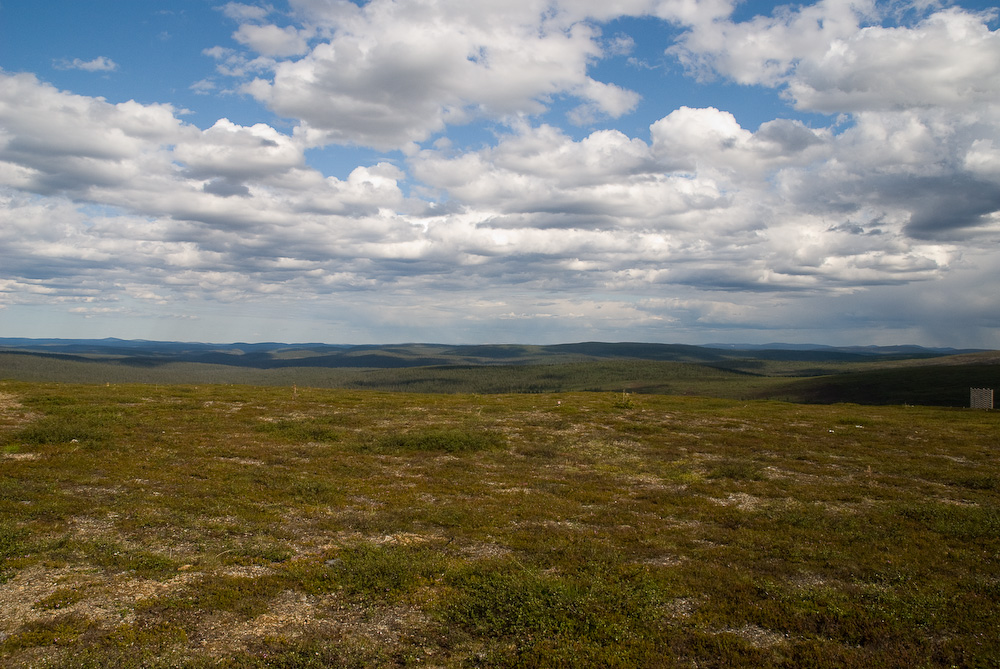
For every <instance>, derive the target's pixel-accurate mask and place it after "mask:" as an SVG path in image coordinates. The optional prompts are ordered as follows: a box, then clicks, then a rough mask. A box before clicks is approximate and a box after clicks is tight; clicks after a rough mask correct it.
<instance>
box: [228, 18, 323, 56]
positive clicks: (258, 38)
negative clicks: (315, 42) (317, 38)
mask: <svg viewBox="0 0 1000 669" xmlns="http://www.w3.org/2000/svg"><path fill="white" fill-rule="evenodd" d="M307 34H308V33H307V32H303V31H299V30H296V29H295V27H294V26H285V27H284V28H279V27H278V26H275V25H264V26H258V25H253V24H250V23H246V24H243V25H242V26H240V29H239V30H237V31H236V32H235V33H234V34H233V39H235V40H236V41H237V42H239V43H240V44H243V45H244V46H247V47H250V48H251V49H253V50H254V51H256V52H257V53H259V54H261V55H262V56H267V57H271V58H287V57H288V56H301V55H302V54H304V53H305V52H306V51H308V49H309V47H308V42H307V40H308V37H307Z"/></svg>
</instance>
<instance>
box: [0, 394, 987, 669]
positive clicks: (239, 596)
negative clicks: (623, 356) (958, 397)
mask: <svg viewBox="0 0 1000 669" xmlns="http://www.w3.org/2000/svg"><path fill="white" fill-rule="evenodd" d="M998 452H1000V415H998V414H997V413H994V412H984V411H972V410H968V409H944V408H927V407H904V406H881V407H864V406H858V405H830V406H803V405H793V404H785V403H780V402H771V401H733V400H725V399H707V398H697V397H678V396H665V395H642V396H640V395H633V394H627V395H624V394H623V393H622V392H621V391H618V392H615V393H611V392H601V393H560V394H542V393H538V394H530V395H458V394H453V395H441V394H437V395H427V394H406V393H396V394H392V393H382V392H374V391H362V390H354V391H345V390H319V389H313V388H302V387H299V388H295V389H292V388H275V387H270V388H264V387H250V386H220V385H207V386H169V387H156V386H150V385H117V386H116V385H110V386H106V385H60V384H34V383H21V382H7V383H0V581H2V583H0V666H4V667H8V666H9V667H46V666H52V667H174V666H190V667H209V666H213V667H214V666H223V667H321V666H335V667H336V666H351V667H354V666H357V667H361V666H409V665H418V664H419V665H421V666H428V665H429V666H441V667H474V666H501V667H504V666H538V667H548V666H593V667H609V666H610V667H613V666H620V667H637V666H638V667H641V666H656V667H659V666H668V667H669V666H683V667H690V666H699V667H704V666H719V667H722V666H779V667H799V666H830V667H897V666H906V667H922V666H996V665H997V664H998V663H1000V640H998V639H1000V605H998V602H1000V568H998V560H1000V511H998V501H1000V468H998Z"/></svg>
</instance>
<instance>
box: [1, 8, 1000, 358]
mask: <svg viewBox="0 0 1000 669" xmlns="http://www.w3.org/2000/svg"><path fill="white" fill-rule="evenodd" d="M734 6H735V3H733V2H729V1H728V0H714V1H709V2H704V1H703V2H693V1H690V0H623V1H621V2H612V3H608V2H598V1H597V0H585V1H580V2H573V3H569V2H566V3H560V2H549V1H548V0H508V1H506V2H489V3H476V4H475V5H469V4H468V3H462V2H458V0H426V1H424V2H412V1H409V0H372V1H371V2H368V3H365V4H362V5H358V4H356V3H351V2H327V1H326V0H294V1H293V2H290V3H289V4H288V6H287V9H288V10H289V11H288V12H286V13H281V12H280V11H276V10H275V9H274V8H273V7H271V6H270V5H249V4H241V3H234V2H231V3H228V4H226V5H224V6H223V7H222V8H221V11H222V12H223V14H224V15H225V16H226V17H228V18H230V19H232V20H234V21H236V22H237V24H238V27H237V28H236V29H235V32H234V33H233V43H232V44H231V45H230V46H218V47H215V48H212V49H208V50H206V51H205V52H204V53H205V54H206V55H207V56H209V57H211V58H213V59H214V60H215V63H216V66H217V72H218V74H217V76H218V77H223V76H225V77H235V78H237V79H238V80H239V81H242V82H243V90H244V91H245V92H246V93H248V94H249V95H250V96H252V98H253V99H255V100H257V101H260V102H262V103H264V104H266V105H267V106H268V107H269V108H270V109H271V110H273V111H274V112H275V113H276V114H278V115H280V116H282V117H284V118H287V119H290V120H291V122H290V123H288V124H286V123H284V122H281V121H272V122H271V123H270V124H269V123H263V122H261V123H253V122H246V121H244V123H245V124H241V123H237V122H234V121H233V120H230V119H226V118H222V119H219V120H218V121H216V122H214V123H212V122H210V125H207V127H197V126H195V125H193V124H191V123H189V122H187V121H186V120H185V119H186V118H188V117H186V116H185V115H184V114H183V113H182V110H179V109H177V108H175V107H173V106H171V105H168V104H144V103H139V102H135V101H126V102H118V103H113V102H108V101H107V100H105V99H103V98H98V97H89V96H84V95H76V94H73V93H71V92H67V91H62V90H59V89H58V88H56V87H54V86H52V85H50V84H47V83H44V82H42V81H39V80H38V79H37V78H36V77H35V76H34V75H31V74H9V73H5V72H2V71H0V208H2V210H3V211H4V223H3V225H2V226H0V267H3V274H2V275H0V306H3V305H7V306H8V307H11V308H12V307H15V306H16V305H17V304H19V303H20V302H21V301H24V300H32V299H38V300H53V301H54V300H63V301H66V303H67V304H71V305H73V306H72V307H71V308H73V309H79V310H81V311H80V313H86V314H98V313H101V310H111V311H108V312H107V313H124V312H125V311H127V310H130V309H136V308H138V307H137V305H140V304H161V303H164V302H168V303H169V302H170V301H171V300H177V299H182V300H217V301H220V302H225V303H232V304H237V303H241V302H245V301H247V300H257V301H259V302H261V303H265V302H267V301H268V300H273V299H279V300H284V301H289V300H295V299H303V300H319V301H322V300H328V302H325V304H334V303H336V304H337V305H339V309H338V310H343V309H346V310H350V311H351V313H352V314H355V316H356V317H357V318H364V319H367V320H368V322H369V323H371V324H372V327H376V326H378V327H383V328H394V327H399V328H403V327H405V326H406V324H407V323H408V322H409V323H412V322H413V321H414V320H415V319H416V317H415V316H414V314H418V313H421V312H427V310H428V309H433V310H434V313H436V314H438V316H439V317H440V321H441V322H448V323H451V324H454V325H455V327H458V328H461V327H466V328H468V331H469V332H489V331H491V330H490V327H493V326H495V325H496V324H497V323H504V324H507V325H509V326H510V328H511V329H510V332H518V333H522V334H521V335H520V336H517V337H516V338H520V339H522V340H524V339H530V338H531V336H530V334H529V333H530V332H532V330H530V329H529V330H525V329H524V328H525V327H526V324H527V323H530V324H532V325H531V326H528V327H535V328H538V329H537V330H534V331H535V332H539V333H540V332H543V331H546V328H548V327H550V326H549V325H545V324H546V323H550V324H551V323H557V322H558V323H562V324H563V325H562V327H565V328H572V327H578V328H589V329H588V330H587V331H588V332H592V333H594V336H598V335H599V333H600V332H605V331H607V332H610V331H612V328H613V327H615V324H616V323H617V324H621V323H622V322H625V323H628V324H629V325H630V326H632V327H635V328H636V333H637V334H636V336H637V338H642V335H641V333H653V332H656V329H657V328H663V327H667V326H669V327H670V328H672V330H671V331H674V332H684V331H687V330H685V328H690V331H691V332H693V331H694V329H695V328H698V327H702V328H704V327H708V328H716V329H719V330H723V331H724V330H725V329H727V328H735V327H743V328H747V329H759V330H767V329H768V328H771V327H776V325H775V324H793V323H796V322H799V323H801V322H802V320H803V319H806V320H809V319H813V320H812V321H811V322H814V323H816V324H819V323H827V322H832V321H831V318H830V317H827V316H824V315H823V314H821V313H820V311H822V309H821V308H820V307H819V306H810V307H809V308H808V309H804V308H802V307H801V306H797V305H800V304H801V302H799V299H800V298H801V297H802V296H806V295H809V296H811V297H812V298H813V299H814V300H815V301H814V302H810V305H822V308H825V309H827V310H831V311H836V309H835V308H834V307H832V306H831V305H836V304H838V302H837V300H843V299H844V298H845V296H850V297H851V299H858V300H862V302H859V304H862V306H859V308H858V310H857V314H858V316H857V318H858V330H857V331H859V332H860V331H862V330H863V322H871V321H872V320H873V319H875V318H877V315H878V313H879V309H886V310H887V312H888V311H891V312H892V313H894V314H903V313H904V312H903V309H902V307H899V308H896V309H892V310H889V309H887V308H886V304H888V303H890V302H891V301H892V300H891V295H892V294H893V293H892V292H891V291H892V290H893V289H895V288H899V287H902V286H905V285H907V284H914V283H921V284H922V285H925V286H931V285H946V284H947V285H949V286H956V285H966V284H971V283H972V279H971V278H970V277H972V276H973V275H974V273H973V272H972V271H971V270H970V269H969V267H970V266H971V265H972V264H974V263H973V261H972V260H970V259H972V258H974V259H975V261H976V262H977V263H978V266H979V267H980V268H985V269H980V270H979V271H980V272H989V271H992V270H994V269H995V263H991V262H990V261H988V259H987V256H988V254H985V253H984V252H981V251H979V249H980V248H991V247H990V245H995V243H996V240H997V239H998V233H1000V122H998V121H997V119H998V118H1000V113H998V111H1000V110H998V109H997V106H998V102H1000V90H998V86H997V82H998V81H1000V72H998V71H997V68H998V67H1000V65H998V63H1000V51H998V50H997V49H998V46H997V45H998V33H997V32H996V31H991V30H990V29H989V27H988V17H987V16H985V15H983V14H979V13H974V12H968V11H963V10H960V9H957V8H953V9H947V10H940V11H937V10H935V9H934V8H933V6H929V7H930V9H929V10H927V11H923V10H921V11H922V13H918V14H919V15H917V17H916V18H915V19H913V20H911V21H909V22H905V21H899V22H896V23H893V24H891V25H888V26H886V25H883V21H882V17H880V16H879V12H880V11H882V7H881V6H880V5H875V4H874V3H870V2H847V1H845V0H824V1H822V2H819V3H816V4H813V5H808V6H802V7H798V6H789V7H784V8H779V9H777V10H775V11H774V12H773V13H772V14H770V15H767V16H757V17H753V18H750V19H748V20H744V21H737V20H735V19H734V18H733V10H734ZM626 15H631V16H643V17H647V18H645V19H643V20H646V21H665V22H669V23H671V24H673V25H674V27H675V29H679V30H680V31H681V37H680V38H679V40H678V41H677V42H676V44H675V45H674V46H673V47H672V48H670V49H669V54H670V55H671V56H672V57H674V58H676V59H677V60H678V61H679V62H680V63H681V64H682V66H683V67H685V68H687V71H688V72H689V73H690V74H691V75H693V76H697V77H702V78H708V77H721V78H725V79H728V80H731V81H734V82H738V83H739V84H741V85H744V86H754V87H763V88H767V89H774V90H776V91H778V92H779V93H780V95H782V96H784V99H785V100H786V101H787V102H788V103H789V104H790V105H791V108H790V109H789V112H790V113H789V116H792V115H793V114H792V113H791V112H793V111H795V110H796V109H797V110H799V111H810V112H820V113H823V114H830V115H831V116H830V117H829V118H828V119H824V117H823V116H812V117H808V116H803V117H802V118H811V119H812V121H811V122H807V121H804V120H797V119H795V118H772V119H770V120H766V121H764V122H762V123H760V124H759V125H757V127H745V126H744V125H742V124H741V123H740V121H739V120H738V116H737V115H735V114H734V113H732V112H731V111H729V110H727V109H724V108H720V107H710V106H694V105H689V106H685V105H682V104H677V105H676V106H673V107H667V108H663V109H662V110H661V111H659V112H658V113H657V114H656V115H655V116H650V117H649V119H648V120H647V121H644V122H642V123H641V124H636V123H632V124H631V125H629V126H626V125H622V126H621V127H620V128H619V129H615V128H614V127H612V125H611V124H610V123H604V124H602V125H601V126H598V127H596V128H585V129H581V128H576V129H572V128H560V127H558V125H557V124H558V123H559V122H561V121H562V120H564V118H567V117H568V119H569V120H571V121H573V122H575V123H578V124H582V125H583V126H587V125H589V124H593V123H595V122H596V121H598V120H601V119H603V120H604V121H607V120H608V119H614V118H623V117H628V115H629V114H631V113H632V112H633V111H634V110H636V109H638V107H639V105H640V102H641V99H640V96H639V93H637V92H635V91H632V90H630V89H629V88H628V87H627V86H624V85H620V84H619V83H616V82H612V81H601V80H599V79H598V78H596V77H595V75H594V71H595V68H594V66H595V64H597V63H598V62H599V61H600V60H601V59H604V58H607V57H611V56H624V55H627V54H629V53H633V52H635V50H636V49H637V45H636V39H638V37H637V36H636V38H633V36H630V35H626V34H621V33H613V32H610V31H609V33H610V34H609V35H605V34H604V33H603V28H604V26H603V25H602V22H604V21H611V20H613V19H615V18H617V17H620V16H626ZM649 17H658V18H655V19H653V18H649ZM279 19H280V21H284V23H280V22H279ZM194 78H195V77H192V79H194ZM193 90H194V91H196V92H201V93H211V92H213V91H214V90H216V84H215V83H214V80H202V81H201V82H199V83H198V84H195V85H194V86H193ZM543 114H547V116H545V118H544V120H542V118H541V117H542V115H543ZM231 118H241V117H237V116H233V117H231ZM557 118H558V120H556V119H557ZM633 120H634V118H633ZM477 121H487V122H489V123H490V124H491V125H490V126H489V129H490V131H491V133H492V134H491V135H489V136H488V137H486V135H483V136H484V137H486V138H485V139H483V140H482V141H480V142H478V143H468V144H466V145H463V144H461V143H460V142H459V143H455V144H452V143H451V142H449V141H447V140H446V139H444V138H442V139H441V141H437V142H435V143H433V144H431V143H430V142H429V141H428V140H431V139H434V138H435V136H436V135H438V134H446V131H447V130H448V128H449V127H450V126H455V125H460V124H469V123H474V122H477ZM643 126H645V129H643ZM627 128H630V129H627ZM636 128H638V130H637V129H636ZM331 143H333V144H354V145H359V146H366V147H374V148H375V149H384V150H390V149H400V148H402V149H404V152H403V153H402V154H399V153H393V154H388V155H382V156H378V155H377V154H375V153H371V154H365V155H368V156H375V157H373V158H371V159H369V160H367V161H366V162H365V163H364V164H350V165H346V166H343V165H340V166H338V169H339V170H340V171H339V172H337V174H338V175H339V177H334V176H328V175H327V174H324V173H323V172H321V171H320V170H318V169H316V168H315V167H313V166H311V164H310V156H311V154H310V153H309V152H310V150H312V149H314V148H316V147H319V146H325V145H328V144H331ZM956 274H960V275H961V276H962V277H963V278H962V280H961V281H957V280H955V279H952V278H951V277H953V276H955V275H956ZM978 276H982V274H979V275H978ZM948 282H951V283H948ZM941 290H943V289H941ZM376 296H377V304H368V303H367V302H366V301H367V300H369V299H376ZM862 296H863V299H862ZM114 300H120V301H121V303H113V301H114ZM987 302H988V304H987V305H986V306H990V305H992V304H993V302H995V299H994V300H992V301H990V300H987ZM840 304H842V303H840ZM123 310H125V311H123ZM359 314H360V315H359ZM900 318H901V319H902V318H903V316H902V315H900ZM865 319H867V321H866V320H865ZM588 323H589V324H590V325H588ZM379 324H381V325H379ZM463 324H464V325H463ZM485 324H490V325H485ZM817 326H818V325H817ZM551 327H555V326H554V325H552V326H551ZM605 327H607V328H608V329H607V330H604V328H605ZM984 327H985V325H984ZM477 328H482V329H481V330H477ZM518 328H520V329H518ZM564 331H567V330H564ZM579 331H582V329H581V330H579ZM412 336H416V335H411V337H412ZM411 337H408V338H411ZM428 338H436V337H433V336H431V337H428ZM651 338H659V337H651Z"/></svg>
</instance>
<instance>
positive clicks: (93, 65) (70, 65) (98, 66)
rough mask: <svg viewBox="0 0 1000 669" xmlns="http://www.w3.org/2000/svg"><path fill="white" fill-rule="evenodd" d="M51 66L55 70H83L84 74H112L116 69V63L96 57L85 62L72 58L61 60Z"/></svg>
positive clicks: (105, 57)
mask: <svg viewBox="0 0 1000 669" xmlns="http://www.w3.org/2000/svg"><path fill="white" fill-rule="evenodd" d="M52 65H53V67H55V68H56V69H57V70H84V71H86V72H114V71H115V70H117V69H118V63H116V62H115V61H113V60H111V59H110V58H108V57H107V56H98V57H97V58H95V59H93V60H87V61H84V60H81V59H79V58H74V59H73V60H66V59H65V58H61V59H59V60H57V61H53V63H52Z"/></svg>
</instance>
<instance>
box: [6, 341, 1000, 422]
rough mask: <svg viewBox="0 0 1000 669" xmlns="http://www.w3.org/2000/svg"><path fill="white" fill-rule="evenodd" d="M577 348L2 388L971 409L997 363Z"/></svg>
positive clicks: (248, 358)
mask: <svg viewBox="0 0 1000 669" xmlns="http://www.w3.org/2000/svg"><path fill="white" fill-rule="evenodd" d="M768 346H773V348H768V347H761V346H751V345H738V344H725V345H724V344H712V345H707V346H692V345H686V344H656V343H642V342H579V343H569V344H555V345H545V346H542V345H527V344H524V345H515V344H497V345H448V344H419V343H414V344H392V345H331V344H320V343H301V344H286V343H280V342H259V343H245V342H237V343H231V344H215V343H200V342H160V341H143V340H122V339H23V338H0V379H13V380H23V381H57V382H60V381H61V382H70V383H170V384H172V383H182V384H183V383H187V384H196V383H197V384H200V383H223V384H234V383H235V384H246V385H285V386H291V385H293V384H296V385H299V386H302V387H305V386H314V387H328V388H332V387H339V388H367V389H378V390H392V391H412V392H448V393H524V392H532V393H534V392H562V391H569V390H589V391H615V392H621V391H622V390H626V391H628V392H634V393H647V394H675V395H704V396H714V397H729V398H740V399H753V398H757V399H778V400H785V401H792V402H804V403H835V402H854V403H860V404H904V403H909V404H936V405H945V406H966V405H967V403H968V392H969V388H970V387H975V386H984V387H997V388H1000V352H997V351H977V352H963V351H956V350H955V349H929V348H922V347H919V346H889V347H884V346H882V347H877V346H854V347H832V346H821V345H790V344H773V345H768Z"/></svg>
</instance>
